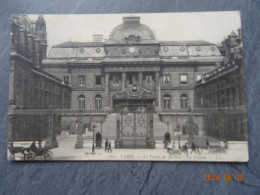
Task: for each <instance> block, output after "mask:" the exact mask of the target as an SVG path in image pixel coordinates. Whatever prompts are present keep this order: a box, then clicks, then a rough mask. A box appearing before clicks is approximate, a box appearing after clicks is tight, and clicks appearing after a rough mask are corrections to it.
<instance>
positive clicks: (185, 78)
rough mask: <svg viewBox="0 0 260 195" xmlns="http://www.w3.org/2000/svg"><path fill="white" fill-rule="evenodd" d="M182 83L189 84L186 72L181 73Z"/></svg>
mask: <svg viewBox="0 0 260 195" xmlns="http://www.w3.org/2000/svg"><path fill="white" fill-rule="evenodd" d="M180 83H181V85H184V84H187V75H186V74H181V75H180Z"/></svg>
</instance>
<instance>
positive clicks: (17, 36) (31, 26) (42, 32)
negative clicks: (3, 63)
mask: <svg viewBox="0 0 260 195" xmlns="http://www.w3.org/2000/svg"><path fill="white" fill-rule="evenodd" d="M11 28H12V32H11V58H10V77H9V79H10V81H9V126H8V128H9V140H10V141H11V140H32V139H47V138H48V137H49V138H50V139H54V137H53V136H52V135H51V134H53V133H54V131H55V132H56V133H57V132H60V124H59V121H60V118H59V116H58V115H55V114H53V112H52V111H51V110H53V109H62V108H66V109H69V108H70V105H71V89H70V87H69V86H67V85H65V84H64V83H63V81H62V80H60V79H58V78H57V77H55V76H53V75H51V74H49V73H47V72H45V71H44V70H42V60H43V59H44V58H45V57H46V49H47V33H46V24H45V21H44V18H43V16H41V15H40V16H39V17H38V19H37V20H36V21H35V22H32V21H31V20H30V19H29V18H28V17H27V16H26V15H13V16H12V23H11ZM50 117H51V118H50ZM50 122H51V124H52V126H51V127H50ZM49 127H50V128H49ZM51 129H52V130H51ZM53 129H54V130H53ZM54 134H55V133H54ZM54 134H53V135H54Z"/></svg>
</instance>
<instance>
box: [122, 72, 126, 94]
mask: <svg viewBox="0 0 260 195" xmlns="http://www.w3.org/2000/svg"><path fill="white" fill-rule="evenodd" d="M125 84H126V73H125V72H122V90H124V89H125Z"/></svg>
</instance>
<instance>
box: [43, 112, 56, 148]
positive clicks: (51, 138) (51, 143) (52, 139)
mask: <svg viewBox="0 0 260 195" xmlns="http://www.w3.org/2000/svg"><path fill="white" fill-rule="evenodd" d="M54 116H55V115H54V114H53V112H52V111H51V112H50V113H48V114H47V117H48V135H47V139H46V143H45V145H46V147H50V148H57V147H58V142H57V140H56V132H55V128H54Z"/></svg>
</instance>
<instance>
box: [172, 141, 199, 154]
mask: <svg viewBox="0 0 260 195" xmlns="http://www.w3.org/2000/svg"><path fill="white" fill-rule="evenodd" d="M171 150H176V148H175V142H168V144H167V152H168V153H169V152H170V151H171ZM179 150H181V151H182V152H185V153H187V154H188V143H185V144H184V145H183V146H180V148H179ZM193 152H194V153H195V154H196V153H200V151H199V147H198V146H196V145H195V143H194V142H192V143H191V152H190V153H191V154H192V153H193Z"/></svg>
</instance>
